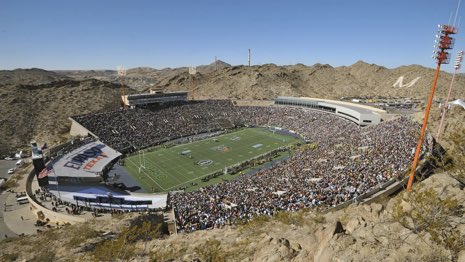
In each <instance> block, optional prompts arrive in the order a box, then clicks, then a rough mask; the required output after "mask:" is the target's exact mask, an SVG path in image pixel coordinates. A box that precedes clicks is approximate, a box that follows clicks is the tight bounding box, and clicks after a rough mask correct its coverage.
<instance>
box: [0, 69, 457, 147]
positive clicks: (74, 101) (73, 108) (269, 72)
mask: <svg viewBox="0 0 465 262" xmlns="http://www.w3.org/2000/svg"><path fill="white" fill-rule="evenodd" d="M433 75H434V70H433V69H429V68H425V67H421V66H418V65H411V66H402V67H398V68H395V69H387V68H385V67H382V66H378V65H374V64H367V63H364V62H362V61H359V62H357V63H355V64H353V65H351V66H342V67H331V66H330V65H322V64H315V65H313V66H306V65H302V64H296V65H290V66H277V65H274V64H266V65H261V66H252V67H247V66H231V65H229V64H227V63H225V62H223V61H220V60H218V61H217V63H216V64H215V63H212V64H210V65H206V66H198V67H197V74H196V76H195V79H196V81H195V83H196V89H195V94H196V98H197V99H198V98H230V99H245V100H263V99H273V98H275V97H276V96H279V95H289V96H309V97H322V98H335V99H339V98H340V97H342V96H344V97H351V96H382V97H387V96H395V97H397V96H401V97H412V98H419V99H421V100H422V101H425V100H426V95H427V93H428V91H429V89H430V86H431V82H432V78H433ZM450 79H451V75H450V74H448V73H443V72H442V73H441V74H440V80H439V85H438V89H437V94H436V98H437V99H442V98H444V97H445V96H446V95H445V94H446V90H447V88H448V86H449V83H450ZM456 79H457V81H456V84H455V88H454V92H453V97H461V98H464V97H465V89H464V88H463V86H465V76H463V75H459V76H458V77H457V78H456ZM125 84H126V85H128V86H129V87H132V88H133V89H135V90H138V91H139V92H142V91H146V90H148V89H151V88H161V89H163V90H165V91H174V90H188V91H190V90H191V87H192V79H191V76H190V75H189V73H188V68H187V67H182V68H174V69H172V68H165V69H161V70H158V69H153V68H148V67H138V68H133V69H129V70H127V75H126V77H125ZM118 86H119V79H118V77H117V73H116V71H114V70H90V71H56V72H51V71H45V70H41V69H16V70H12V71H5V70H4V71H0V102H1V103H2V104H3V105H5V106H2V108H1V109H0V113H1V116H0V123H1V125H0V148H1V149H2V150H1V151H2V152H0V156H1V155H3V154H4V153H5V151H9V150H13V149H14V148H17V147H20V146H27V143H28V142H29V140H30V139H32V138H36V139H39V140H40V141H47V142H48V143H51V144H53V142H58V141H59V140H60V139H61V138H62V137H63V136H64V135H66V132H67V130H68V129H69V122H68V121H67V118H68V117H69V116H70V115H74V114H80V113H87V112H91V111H96V110H102V109H104V108H109V107H116V106H117V105H118V103H117V99H118V95H119V92H118ZM434 114H436V115H439V113H438V112H437V113H433V117H434ZM457 115H458V116H459V117H460V116H461V113H460V112H459V113H457ZM436 118H437V117H436ZM56 135H58V136H56Z"/></svg>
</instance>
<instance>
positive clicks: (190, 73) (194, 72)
mask: <svg viewBox="0 0 465 262" xmlns="http://www.w3.org/2000/svg"><path fill="white" fill-rule="evenodd" d="M196 74H197V68H196V67H195V66H191V67H189V75H191V79H192V82H191V100H194V99H195V75H196Z"/></svg>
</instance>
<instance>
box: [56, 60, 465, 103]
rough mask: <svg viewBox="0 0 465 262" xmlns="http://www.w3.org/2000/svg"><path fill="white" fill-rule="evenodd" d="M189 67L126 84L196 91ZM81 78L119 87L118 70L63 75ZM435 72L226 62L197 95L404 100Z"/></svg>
mask: <svg viewBox="0 0 465 262" xmlns="http://www.w3.org/2000/svg"><path fill="white" fill-rule="evenodd" d="M188 71H189V70H188V68H187V67H182V68H175V69H171V68H165V69H161V70H157V69H153V68H147V67H144V68H134V69H129V70H128V71H127V76H126V79H125V82H126V83H127V84H128V85H129V86H131V87H132V88H134V89H137V90H140V91H142V90H147V89H149V88H155V87H156V88H162V89H165V90H191V83H192V80H191V78H190V75H189V73H188ZM60 74H63V75H64V76H67V77H73V78H76V79H86V78H96V79H100V80H106V81H110V82H114V83H116V82H117V81H118V79H117V75H116V71H74V72H70V71H63V72H60ZM433 76H434V70H433V69H430V68H425V67H422V66H418V65H410V66H401V67H398V68H394V69H388V68H385V67H382V66H378V65H375V64H367V63H365V62H363V61H359V62H357V63H355V64H353V65H351V66H341V67H332V66H330V65H322V64H315V65H313V66H306V65H302V64H297V65H290V66H277V65H274V64H265V65H261V66H252V67H247V66H231V65H229V64H227V63H225V62H223V61H218V64H217V65H216V64H215V63H212V64H210V65H207V66H198V67H197V75H196V95H198V96H199V97H202V98H207V97H208V98H209V97H221V98H233V99H273V98H274V97H276V96H278V95H293V96H310V97H325V98H337V99H338V98H340V97H342V96H345V97H347V96H360V95H362V96H401V97H412V98H420V99H423V98H426V96H425V93H426V90H429V88H430V87H431V83H432V80H433ZM450 80H451V75H450V74H448V73H441V74H440V79H439V84H438V89H437V91H438V96H437V97H444V96H445V94H446V89H447V88H448V85H449V83H450ZM464 85H465V77H464V76H463V75H459V76H458V77H457V82H456V86H457V87H456V88H455V92H454V94H453V96H454V97H464V95H465V89H463V88H459V87H460V86H464Z"/></svg>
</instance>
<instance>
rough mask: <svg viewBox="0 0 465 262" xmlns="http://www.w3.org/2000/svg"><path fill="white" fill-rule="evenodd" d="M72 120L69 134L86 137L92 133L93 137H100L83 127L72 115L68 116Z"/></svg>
mask: <svg viewBox="0 0 465 262" xmlns="http://www.w3.org/2000/svg"><path fill="white" fill-rule="evenodd" d="M68 119H69V120H70V121H71V129H70V130H69V134H70V135H71V136H82V137H86V136H88V135H89V134H90V135H92V136H93V137H96V138H98V137H97V136H96V135H95V134H93V133H92V132H90V131H89V130H87V128H85V127H83V126H82V125H81V124H79V123H78V122H76V121H75V120H74V119H72V118H71V117H69V118H68Z"/></svg>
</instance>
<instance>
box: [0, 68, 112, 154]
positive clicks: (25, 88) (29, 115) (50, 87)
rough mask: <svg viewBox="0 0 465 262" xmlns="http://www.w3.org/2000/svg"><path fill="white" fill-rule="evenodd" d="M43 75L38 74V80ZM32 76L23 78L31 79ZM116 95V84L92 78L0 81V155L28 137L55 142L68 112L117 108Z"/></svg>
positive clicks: (66, 127)
mask: <svg viewBox="0 0 465 262" xmlns="http://www.w3.org/2000/svg"><path fill="white" fill-rule="evenodd" d="M53 74H54V73H53ZM47 75H48V73H47V74H46V76H43V75H42V76H39V77H38V79H40V80H39V82H40V81H42V80H43V79H48V77H47ZM33 77H35V75H34V76H29V77H28V78H27V79H26V78H23V79H24V80H25V82H31V81H33V80H32V78H33ZM34 81H35V80H34ZM118 99H119V86H118V85H116V84H113V83H109V82H104V81H100V80H95V79H89V80H83V81H75V80H59V81H55V82H50V83H47V84H38V85H37V84H0V103H1V104H2V107H0V151H2V152H0V156H2V155H4V154H6V153H8V152H11V150H13V149H15V148H17V147H24V146H28V143H29V142H30V141H31V139H36V140H37V141H38V142H40V143H44V142H48V143H49V144H55V143H58V142H60V141H62V140H63V137H67V136H68V132H69V128H70V122H69V120H68V117H69V116H72V115H76V114H83V113H90V112H94V111H98V110H102V109H109V108H118V106H119V102H118V101H119V100H118Z"/></svg>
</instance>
